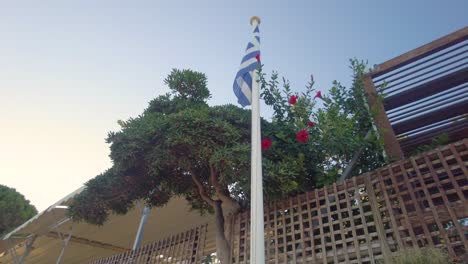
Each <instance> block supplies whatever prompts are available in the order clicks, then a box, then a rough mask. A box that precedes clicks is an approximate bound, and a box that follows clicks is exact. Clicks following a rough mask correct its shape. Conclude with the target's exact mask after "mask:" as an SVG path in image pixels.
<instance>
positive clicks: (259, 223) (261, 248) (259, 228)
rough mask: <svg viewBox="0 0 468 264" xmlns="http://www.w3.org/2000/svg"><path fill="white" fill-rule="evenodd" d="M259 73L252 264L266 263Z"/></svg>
mask: <svg viewBox="0 0 468 264" xmlns="http://www.w3.org/2000/svg"><path fill="white" fill-rule="evenodd" d="M250 24H251V25H252V28H253V30H254V29H255V28H256V27H257V25H259V24H260V19H259V18H258V17H252V18H251V19H250ZM258 80H259V78H258V73H257V71H256V70H255V71H254V74H253V78H252V164H251V166H252V168H251V189H250V190H251V207H250V263H255V264H263V263H265V244H264V227H263V225H264V224H263V179H262V150H261V148H260V140H261V138H260V137H261V131H260V130H261V128H260V91H259V83H258Z"/></svg>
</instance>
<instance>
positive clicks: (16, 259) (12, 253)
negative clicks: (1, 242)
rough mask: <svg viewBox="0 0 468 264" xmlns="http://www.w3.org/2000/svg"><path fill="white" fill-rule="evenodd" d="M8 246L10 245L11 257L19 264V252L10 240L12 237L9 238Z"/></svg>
mask: <svg viewBox="0 0 468 264" xmlns="http://www.w3.org/2000/svg"><path fill="white" fill-rule="evenodd" d="M7 246H8V247H9V248H8V253H9V254H10V255H11V258H12V260H13V263H15V264H18V261H19V260H18V254H16V249H15V246H14V245H13V246H12V245H11V241H10V238H8V240H7Z"/></svg>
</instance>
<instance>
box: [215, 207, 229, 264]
mask: <svg viewBox="0 0 468 264" xmlns="http://www.w3.org/2000/svg"><path fill="white" fill-rule="evenodd" d="M221 204H222V202H221V201H216V202H215V206H214V211H215V218H216V256H217V258H218V259H219V261H221V263H222V264H231V262H232V258H231V244H230V243H231V241H229V240H228V239H227V237H230V236H226V233H225V230H226V229H225V222H224V214H223V208H222V207H221ZM229 220H230V219H228V223H226V224H227V225H228V226H229V228H227V230H230V229H231V228H230V226H231V222H230V221H229Z"/></svg>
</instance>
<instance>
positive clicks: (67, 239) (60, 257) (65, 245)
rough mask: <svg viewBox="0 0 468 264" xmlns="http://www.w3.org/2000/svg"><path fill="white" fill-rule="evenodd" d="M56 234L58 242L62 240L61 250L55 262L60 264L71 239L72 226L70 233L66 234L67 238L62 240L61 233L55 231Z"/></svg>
mask: <svg viewBox="0 0 468 264" xmlns="http://www.w3.org/2000/svg"><path fill="white" fill-rule="evenodd" d="M57 232H58V234H59V236H60V240H62V250H61V251H60V255H59V256H58V258H57V262H56V263H57V264H60V263H62V258H63V255H64V253H65V249H66V248H67V246H68V243H69V242H70V239H71V237H72V233H73V224H72V226H71V228H70V233H69V234H68V236H67V237H65V238H64V237H63V236H62V233H61V232H60V231H58V230H57Z"/></svg>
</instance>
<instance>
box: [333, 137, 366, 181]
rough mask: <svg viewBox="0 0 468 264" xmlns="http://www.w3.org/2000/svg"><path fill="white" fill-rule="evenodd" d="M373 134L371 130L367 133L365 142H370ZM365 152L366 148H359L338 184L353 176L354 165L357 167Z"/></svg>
mask: <svg viewBox="0 0 468 264" xmlns="http://www.w3.org/2000/svg"><path fill="white" fill-rule="evenodd" d="M371 134H372V129H370V130H369V131H368V132H367V134H366V136H365V137H364V140H368V139H369V137H370V135H371ZM363 150H364V146H361V147H360V148H359V150H358V151H357V152H356V153H354V156H353V158H352V159H351V161H350V162H349V163H348V166H346V169H345V171H344V172H343V174H341V176H340V178H339V179H338V182H342V181H344V180H346V179H347V178H348V177H349V175H350V174H351V171H352V170H353V168H354V165H356V162H357V161H358V159H359V157H360V156H361V154H362V151H363Z"/></svg>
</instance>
